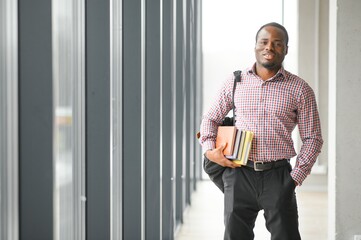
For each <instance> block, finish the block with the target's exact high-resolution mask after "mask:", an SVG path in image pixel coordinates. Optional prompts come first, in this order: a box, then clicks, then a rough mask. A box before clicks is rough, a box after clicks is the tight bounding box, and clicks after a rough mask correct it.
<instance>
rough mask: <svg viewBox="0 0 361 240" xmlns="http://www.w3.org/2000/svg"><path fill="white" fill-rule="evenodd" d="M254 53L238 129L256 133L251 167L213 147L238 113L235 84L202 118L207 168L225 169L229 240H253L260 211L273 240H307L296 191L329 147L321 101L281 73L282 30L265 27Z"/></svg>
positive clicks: (240, 87) (240, 92)
mask: <svg viewBox="0 0 361 240" xmlns="http://www.w3.org/2000/svg"><path fill="white" fill-rule="evenodd" d="M254 50H255V56H256V63H255V64H254V65H253V67H251V68H249V69H246V70H245V71H243V72H242V74H241V81H240V82H237V85H236V89H235V94H234V102H235V103H234V104H235V126H236V127H237V128H238V129H242V130H250V131H253V132H254V139H253V142H252V148H251V151H250V155H249V160H248V164H247V166H240V165H237V164H235V163H234V162H232V161H230V160H228V159H227V158H225V156H224V155H223V153H222V152H223V149H224V147H225V146H224V145H223V146H220V147H218V148H215V139H216V133H217V128H218V126H219V125H220V124H221V122H222V119H223V118H224V117H225V116H226V115H227V114H228V112H229V111H230V110H231V109H232V91H233V83H234V77H230V78H229V79H227V80H226V81H225V82H224V84H223V86H222V88H221V89H220V91H219V93H218V95H217V97H216V98H215V100H214V101H213V103H212V105H211V107H210V109H209V111H208V112H207V113H206V114H205V115H204V116H203V120H202V124H201V137H200V143H201V144H202V148H203V152H204V156H205V161H208V162H209V161H211V162H210V163H213V164H218V165H217V166H218V167H220V166H222V167H224V171H223V175H222V180H223V183H224V186H222V187H224V201H225V203H224V223H225V234H224V239H242V240H243V239H245V240H248V239H253V238H254V233H253V228H254V224H255V220H256V217H257V214H258V212H259V211H260V210H262V209H263V210H264V217H265V220H266V227H267V229H268V230H269V232H270V233H271V238H272V239H274V240H283V239H284V240H294V239H295V240H296V239H301V238H300V234H299V230H298V212H297V203H296V195H295V188H296V186H300V185H301V184H302V182H303V181H304V180H305V178H306V176H307V175H308V174H310V171H311V168H312V166H313V164H314V163H315V161H316V158H317V156H318V154H319V153H320V151H321V147H322V144H323V140H322V136H321V127H320V120H319V114H318V111H317V105H316V100H315V95H314V92H313V90H312V89H311V88H310V86H309V85H308V84H307V83H306V82H305V81H304V80H303V79H301V78H299V77H298V76H296V75H293V74H291V73H289V72H288V71H286V70H285V69H284V68H283V66H282V63H283V60H284V58H285V56H286V55H287V51H288V34H287V31H286V29H285V28H284V27H283V26H282V25H280V24H278V23H268V24H265V25H263V26H262V27H261V28H260V29H259V31H258V32H257V34H256V44H255V49H254ZM296 125H298V128H299V133H300V136H301V139H302V143H303V144H302V148H301V150H300V153H299V154H298V156H297V159H296V165H295V167H294V168H293V169H292V167H291V165H290V163H289V159H290V158H292V157H294V156H296V152H295V150H294V147H293V141H292V137H291V133H292V131H293V129H294V128H295V126H296ZM204 166H205V170H206V171H207V164H205V165H204Z"/></svg>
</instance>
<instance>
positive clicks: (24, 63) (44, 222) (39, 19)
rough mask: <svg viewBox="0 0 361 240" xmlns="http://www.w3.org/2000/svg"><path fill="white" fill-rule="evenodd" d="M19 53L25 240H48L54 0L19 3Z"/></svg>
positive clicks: (50, 226) (50, 229)
mask: <svg viewBox="0 0 361 240" xmlns="http://www.w3.org/2000/svg"><path fill="white" fill-rule="evenodd" d="M19 49H20V51H19V119H20V120H19V164H20V166H19V167H20V170H19V172H20V182H19V183H20V194H19V195H20V203H19V204H20V239H23V240H27V239H29V240H32V239H34V240H40V239H44V240H47V239H52V237H53V161H52V159H53V151H52V149H53V146H52V142H53V134H52V132H53V129H52V123H53V118H52V117H53V112H52V107H53V95H52V87H53V86H52V54H51V53H52V49H51V2H50V1H43V0H34V1H24V0H20V1H19ZM35 216H36V217H35Z"/></svg>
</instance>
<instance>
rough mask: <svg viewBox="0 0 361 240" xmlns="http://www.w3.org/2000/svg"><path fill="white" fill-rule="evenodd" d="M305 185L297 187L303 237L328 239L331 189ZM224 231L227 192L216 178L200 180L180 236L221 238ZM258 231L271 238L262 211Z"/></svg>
mask: <svg viewBox="0 0 361 240" xmlns="http://www.w3.org/2000/svg"><path fill="white" fill-rule="evenodd" d="M301 188H302V187H301ZM301 188H300V189H298V190H296V195H297V202H298V209H299V210H298V211H299V220H300V232H301V236H302V239H303V240H327V193H326V192H315V191H306V190H302V189H301ZM223 231H224V226H223V194H222V193H221V192H220V191H219V190H218V189H217V188H216V187H215V186H214V185H213V183H212V182H210V181H207V180H206V181H200V182H199V183H198V185H197V191H196V192H194V193H193V195H192V206H191V207H189V208H188V209H187V211H186V213H185V216H184V224H183V225H182V226H181V227H180V229H179V230H178V232H177V234H176V240H203V239H206V240H213V239H214V240H221V239H223ZM254 233H255V240H266V239H270V234H269V233H268V231H267V229H266V227H265V223H264V218H263V213H262V212H260V214H259V215H258V218H257V221H256V226H255V229H254Z"/></svg>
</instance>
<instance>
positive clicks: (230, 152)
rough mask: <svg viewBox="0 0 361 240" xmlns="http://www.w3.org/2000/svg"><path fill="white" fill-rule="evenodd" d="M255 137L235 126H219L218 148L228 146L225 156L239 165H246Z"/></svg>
mask: <svg viewBox="0 0 361 240" xmlns="http://www.w3.org/2000/svg"><path fill="white" fill-rule="evenodd" d="M253 136H254V133H253V132H252V131H248V130H238V129H237V128H236V127H235V126H219V127H218V132H217V138H216V147H219V146H220V145H222V144H226V147H225V148H224V150H223V154H224V156H225V157H226V158H228V159H229V160H232V161H234V162H235V163H237V164H241V165H246V164H247V161H248V155H249V152H250V150H251V145H252V140H253Z"/></svg>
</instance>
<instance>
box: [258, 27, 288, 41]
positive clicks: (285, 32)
mask: <svg viewBox="0 0 361 240" xmlns="http://www.w3.org/2000/svg"><path fill="white" fill-rule="evenodd" d="M269 26H271V27H276V28H278V29H280V30H282V31H283V33H284V34H285V42H286V46H288V33H287V30H286V28H285V27H284V26H282V25H281V24H279V23H276V22H270V23H266V24H265V25H263V26H262V27H260V28H259V29H258V31H257V34H256V42H257V38H258V34H259V32H260V31H261V30H262V29H263V28H265V27H269Z"/></svg>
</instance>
